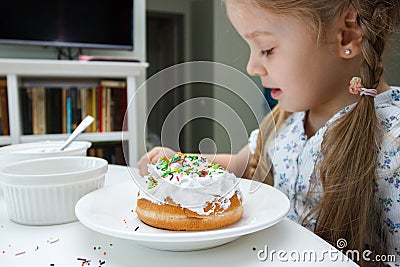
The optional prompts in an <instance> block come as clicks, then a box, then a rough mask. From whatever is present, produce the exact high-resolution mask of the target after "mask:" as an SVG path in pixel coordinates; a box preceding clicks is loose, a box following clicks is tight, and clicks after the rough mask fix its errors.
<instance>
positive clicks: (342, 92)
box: [226, 0, 349, 112]
mask: <svg viewBox="0 0 400 267" xmlns="http://www.w3.org/2000/svg"><path fill="white" fill-rule="evenodd" d="M226 5H227V13H228V16H229V19H230V20H231V22H232V24H233V26H234V27H235V28H236V30H237V31H238V33H239V34H240V35H241V36H242V38H243V39H244V40H245V41H246V42H247V43H248V45H249V46H250V57H249V61H248V64H247V71H248V73H249V74H250V75H254V76H259V77H260V78H261V81H262V84H263V86H264V87H266V88H272V91H271V96H272V97H273V98H274V99H277V100H278V101H279V105H280V107H281V108H282V109H284V110H286V111H290V112H297V111H304V110H311V109H316V110H318V109H320V108H321V107H328V108H330V109H337V108H338V107H342V106H343V98H347V97H348V95H349V93H348V91H347V87H348V81H349V77H348V76H347V74H346V73H348V71H349V69H348V67H346V65H345V64H344V62H345V61H344V59H343V58H341V57H340V56H339V52H338V50H339V49H338V48H339V45H338V40H339V31H338V33H337V35H336V34H335V33H336V32H335V31H334V29H332V30H331V31H332V33H333V34H328V35H327V36H332V37H333V38H331V39H326V38H325V39H324V40H321V42H320V43H319V44H318V45H317V42H316V37H315V34H314V33H313V32H312V30H311V28H310V26H308V25H307V23H306V22H303V21H301V20H299V19H296V18H295V17H289V16H279V15H276V14H274V13H272V12H269V11H268V10H266V9H263V8H260V7H256V6H251V5H249V4H244V3H240V1H237V0H227V1H226ZM345 102H346V101H345Z"/></svg>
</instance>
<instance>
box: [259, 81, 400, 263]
mask: <svg viewBox="0 0 400 267" xmlns="http://www.w3.org/2000/svg"><path fill="white" fill-rule="evenodd" d="M353 106H354V104H353V105H350V106H348V107H346V108H344V109H342V110H341V111H339V112H338V113H337V114H335V115H334V116H333V117H332V118H331V119H330V120H329V121H328V122H327V123H325V125H323V126H322V127H321V128H320V129H319V130H318V131H317V132H316V133H315V135H314V136H312V137H310V138H309V139H307V136H306V135H305V132H304V119H305V116H306V112H297V113H293V114H292V115H291V116H290V117H289V118H288V119H287V120H286V122H285V123H283V124H282V126H281V127H280V128H279V129H278V131H277V134H276V139H275V142H271V144H274V146H271V147H269V149H268V154H269V156H270V158H271V159H273V166H274V184H275V187H276V188H277V189H279V190H281V191H282V192H283V193H284V194H286V195H287V196H288V198H289V200H290V203H291V207H290V211H289V214H288V218H290V219H292V220H294V221H297V222H298V223H302V224H303V225H304V226H305V227H307V228H310V230H312V229H313V227H314V226H315V218H310V219H308V220H307V221H303V219H304V215H306V214H308V212H309V211H310V210H311V209H312V208H313V207H315V205H316V203H317V202H318V201H319V200H320V198H321V195H322V194H323V192H322V186H321V183H320V181H319V180H318V178H317V179H315V178H314V179H312V177H313V172H314V166H315V164H316V162H317V161H318V160H320V159H321V157H322V155H320V147H321V143H322V140H323V136H324V133H325V131H326V129H327V127H328V126H329V125H331V124H332V123H333V122H334V121H335V120H336V119H337V118H339V117H341V116H343V114H345V113H346V112H347V111H349V110H350V109H351V108H352V107H353ZM375 108H376V112H377V116H378V120H379V122H380V125H381V126H382V127H383V129H384V130H385V132H386V133H387V134H385V135H384V137H383V141H382V146H381V149H380V158H379V163H378V167H377V174H378V179H377V181H376V183H375V185H374V192H375V196H376V200H377V203H378V204H379V205H380V209H381V210H382V211H383V216H382V223H383V224H384V225H385V226H386V229H385V230H386V235H387V240H386V242H387V246H388V248H389V251H388V252H389V253H390V254H396V255H398V257H397V262H396V266H399V265H400V253H399V252H400V88H397V87H392V88H391V90H388V91H387V92H384V93H382V94H379V95H378V96H377V97H376V98H375ZM255 140H256V139H255ZM253 142H254V138H253ZM310 190H313V192H315V193H313V194H311V196H310V195H308V196H307V194H308V192H309V191H310Z"/></svg>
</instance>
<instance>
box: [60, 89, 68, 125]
mask: <svg viewBox="0 0 400 267" xmlns="http://www.w3.org/2000/svg"><path fill="white" fill-rule="evenodd" d="M67 94H68V89H67V88H62V89H61V118H62V122H61V132H62V133H67V117H68V116H67V109H68V108H67V98H68V97H67Z"/></svg>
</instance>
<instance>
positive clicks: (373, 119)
mask: <svg viewBox="0 0 400 267" xmlns="http://www.w3.org/2000/svg"><path fill="white" fill-rule="evenodd" d="M395 2H397V4H396V3H395ZM352 5H353V6H354V8H355V9H356V10H357V11H358V24H359V26H360V27H361V30H362V33H363V39H362V50H361V51H362V56H363V61H362V65H361V69H360V76H361V79H362V83H363V85H364V86H365V87H366V88H377V87H378V85H379V81H380V79H381V76H382V74H383V59H382V58H383V53H384V50H385V44H386V42H387V39H388V37H389V35H390V34H391V33H392V32H393V31H394V29H395V26H396V24H397V21H398V18H399V12H400V11H399V3H398V0H397V1H392V2H390V1H371V0H370V1H362V0H354V1H353V2H352ZM390 15H392V17H391V18H390V19H389V18H388V17H390ZM381 136H382V131H381V128H380V126H379V125H378V119H377V115H376V112H375V103H374V99H373V98H372V97H368V96H362V97H360V99H359V101H358V103H357V104H356V106H355V107H354V108H353V109H352V110H351V111H349V112H348V113H347V114H345V115H344V116H343V117H342V118H340V119H339V120H337V121H336V123H334V124H332V125H331V127H330V128H329V129H328V130H327V132H326V134H325V136H324V141H323V142H322V144H321V154H322V155H323V159H322V161H321V162H319V164H318V171H319V175H320V179H321V183H322V186H323V190H324V195H323V198H322V201H321V202H320V203H319V205H318V207H316V208H315V209H314V210H313V211H312V212H315V211H316V212H317V214H318V217H317V226H316V229H315V232H316V233H317V234H319V235H320V236H321V237H323V238H324V239H326V240H330V241H331V242H332V243H334V242H335V241H336V240H338V239H339V238H345V239H346V240H347V241H348V246H347V249H357V250H358V251H362V250H363V249H364V246H365V244H366V243H368V244H370V245H372V246H373V247H374V253H384V250H385V249H384V245H383V243H384V239H385V237H384V236H382V231H380V230H379V229H380V228H381V224H382V222H381V221H380V214H379V213H378V210H377V209H376V208H375V207H376V203H375V198H374V192H373V188H374V184H375V182H376V178H377V177H376V168H377V165H378V152H379V147H380V139H381ZM338 154H340V155H342V157H341V158H342V159H341V160H340V161H338V160H337V155H338ZM350 195H351V196H352V197H351V198H349V196H350ZM339 211H340V212H339ZM366 233H368V235H369V236H368V235H366ZM362 263H363V264H365V263H364V262H362Z"/></svg>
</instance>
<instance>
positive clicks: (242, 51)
mask: <svg viewBox="0 0 400 267" xmlns="http://www.w3.org/2000/svg"><path fill="white" fill-rule="evenodd" d="M214 21H215V24H214V61H216V62H220V63H223V64H226V65H228V66H231V67H233V68H236V69H238V70H240V71H241V72H242V73H244V74H246V75H247V72H246V65H247V59H248V55H249V48H248V45H247V44H246V43H245V42H244V41H243V39H242V38H241V37H240V36H239V35H238V34H237V32H236V30H235V29H234V28H233V27H232V25H231V23H230V22H229V19H228V18H227V15H226V11H225V7H224V6H223V4H222V3H221V1H214ZM248 77H250V76H248ZM251 79H252V80H253V81H254V82H255V83H256V84H257V85H258V88H259V89H258V90H257V89H254V88H240V89H238V90H236V91H235V93H236V94H237V95H239V96H241V97H242V98H243V97H245V98H246V100H247V101H248V103H247V104H243V103H242V102H241V101H240V99H238V98H237V97H236V96H235V95H233V94H227V92H226V91H225V90H218V89H217V90H216V91H215V92H214V96H215V98H217V99H220V100H221V101H224V102H226V103H229V105H231V106H232V107H234V108H235V110H236V112H237V113H238V114H239V115H240V117H241V120H243V122H244V123H245V124H246V128H247V132H248V133H249V132H250V131H251V130H253V129H256V128H258V124H257V121H256V120H254V119H252V117H253V115H255V116H256V117H257V118H258V119H259V120H260V119H261V118H262V117H263V115H264V108H265V107H264V102H265V101H264V99H263V98H262V97H260V93H261V91H260V90H261V89H260V88H262V86H261V83H260V79H258V78H255V77H251ZM249 106H250V107H251V108H252V109H253V111H249ZM253 113H254V114H253ZM214 116H215V117H216V118H218V117H224V118H223V119H224V120H230V121H232V122H235V123H238V122H237V118H235V116H234V114H231V113H229V112H227V111H226V110H223V109H222V108H221V107H218V106H216V107H215V112H214ZM229 134H230V135H231V138H232V139H235V140H241V142H235V143H234V144H232V147H231V148H230V147H229V142H228V141H227V138H226V135H225V134H224V133H223V131H222V129H220V128H216V129H214V135H215V140H216V142H217V143H219V144H224V147H223V150H225V151H226V152H229V150H231V151H232V152H237V151H238V150H240V149H241V148H242V147H243V146H244V145H245V144H246V143H247V136H246V135H245V134H246V133H244V132H243V129H241V130H240V131H239V130H238V131H234V132H230V133H229Z"/></svg>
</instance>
